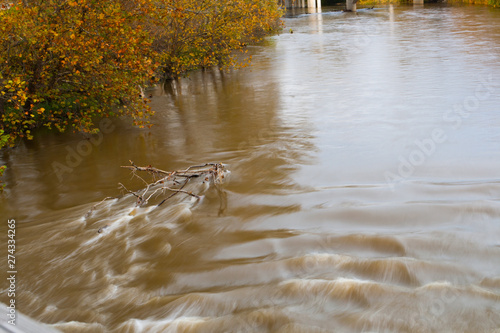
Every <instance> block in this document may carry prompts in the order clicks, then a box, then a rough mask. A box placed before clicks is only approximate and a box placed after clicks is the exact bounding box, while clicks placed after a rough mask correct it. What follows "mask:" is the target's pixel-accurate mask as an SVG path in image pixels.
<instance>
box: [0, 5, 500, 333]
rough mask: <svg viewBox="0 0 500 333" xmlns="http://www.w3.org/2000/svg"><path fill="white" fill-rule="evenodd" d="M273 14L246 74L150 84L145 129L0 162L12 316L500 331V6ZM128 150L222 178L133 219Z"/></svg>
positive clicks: (110, 127) (255, 328)
mask: <svg viewBox="0 0 500 333" xmlns="http://www.w3.org/2000/svg"><path fill="white" fill-rule="evenodd" d="M284 21H285V23H286V26H287V27H286V28H285V29H284V31H283V33H282V34H281V35H279V36H274V37H271V38H269V39H268V40H267V41H266V43H263V44H262V45H258V46H253V47H250V53H251V54H252V55H253V65H252V66H251V67H249V68H245V69H241V70H237V71H233V72H230V73H222V74H221V73H219V72H218V71H206V72H196V73H194V74H192V75H191V76H190V77H189V78H187V79H182V80H180V81H179V82H178V83H177V84H166V85H164V86H161V87H158V88H157V89H155V90H153V91H152V94H153V95H154V97H153V100H152V105H153V108H154V109H155V110H156V111H157V112H156V114H155V116H154V118H153V123H154V124H155V126H154V127H153V128H151V129H150V130H149V129H138V128H134V127H132V126H130V125H128V122H127V121H126V120H113V121H104V122H102V123H101V129H102V132H101V133H102V134H101V135H95V136H93V137H90V138H85V137H83V136H82V135H76V134H57V135H56V134H50V133H39V134H37V136H36V139H35V140H34V141H32V142H26V143H21V144H20V145H19V146H18V147H17V148H15V149H9V150H5V151H4V152H3V155H0V156H1V160H0V162H1V163H0V164H7V166H8V170H7V171H6V174H5V175H4V177H3V180H4V181H5V182H6V184H7V188H6V191H5V193H4V195H3V198H2V199H1V202H0V205H1V206H0V213H1V217H2V219H3V221H2V223H1V228H0V232H2V234H3V235H4V236H2V241H1V244H2V248H3V250H2V251H4V253H6V248H7V245H6V244H7V236H6V235H7V220H9V219H15V221H16V242H17V243H16V259H17V262H16V265H17V266H16V269H17V281H16V283H17V285H16V287H17V293H16V304H17V309H18V310H19V311H21V312H23V313H24V314H27V315H29V316H31V317H32V318H35V319H37V320H39V321H41V322H43V323H47V324H50V325H51V326H52V327H53V328H56V329H59V330H61V331H63V332H130V333H132V332H203V333H205V332H214V333H218V332H500V9H498V8H497V9H494V8H489V7H483V6H446V5H427V4H426V5H425V6H423V7H422V6H421V7H412V6H387V7H382V8H376V9H373V10H365V9H362V10H359V11H358V12H357V13H356V14H354V13H342V12H335V11H331V8H323V12H322V13H312V14H307V13H303V12H299V11H297V12H295V13H290V14H289V15H288V16H287V17H286V18H285V19H284ZM290 29H292V31H293V34H292V33H290ZM129 160H133V161H134V162H135V163H136V164H137V165H143V166H147V165H153V166H156V167H158V168H161V169H164V170H176V169H184V168H186V167H188V166H190V165H194V164H200V163H205V162H221V163H224V165H225V167H226V168H227V170H229V171H230V173H228V175H227V177H225V180H224V182H223V184H222V185H221V187H220V191H217V189H216V188H215V187H214V186H207V184H202V183H200V182H198V183H193V184H192V185H189V186H191V187H190V189H189V190H190V191H194V192H196V193H200V194H201V195H202V199H201V200H200V201H199V202H197V201H195V200H194V199H193V198H191V197H189V196H187V195H182V194H179V195H176V196H175V197H173V198H172V199H170V200H169V201H167V202H166V203H165V204H163V205H161V206H160V207H158V208H155V206H154V204H153V203H152V204H151V205H147V206H145V207H143V208H134V204H135V202H136V198H135V197H133V196H132V195H130V194H127V193H126V192H124V191H123V190H120V189H119V188H118V183H123V184H124V185H126V186H127V187H128V188H129V189H132V190H139V189H141V188H143V187H144V184H143V183H141V181H140V180H138V179H137V178H132V176H131V173H130V170H126V169H123V168H120V166H122V165H127V164H128V163H129V162H128V161H129ZM106 197H118V198H116V199H109V200H106V201H104V202H103V203H102V204H100V205H99V206H97V207H96V209H95V210H93V211H92V212H91V213H90V214H87V212H89V210H90V209H91V208H92V207H93V206H94V205H96V204H97V203H99V202H100V201H101V200H102V199H104V198H106ZM155 200H156V199H155ZM157 200H159V199H157ZM152 201H154V200H152ZM99 230H100V231H102V232H98V231H99ZM4 257H5V259H6V257H7V255H6V254H5V256H4ZM1 265H2V266H1V267H2V270H3V272H4V273H3V274H4V275H2V276H5V275H6V273H5V272H7V270H8V268H7V267H6V266H7V260H4V259H2V261H1ZM5 281H6V280H5V279H4V282H3V283H2V292H1V296H0V301H1V302H3V303H8V302H9V298H8V297H7V288H8V286H7V283H6V282H5ZM5 312H6V311H5ZM2 316H4V315H3V314H2Z"/></svg>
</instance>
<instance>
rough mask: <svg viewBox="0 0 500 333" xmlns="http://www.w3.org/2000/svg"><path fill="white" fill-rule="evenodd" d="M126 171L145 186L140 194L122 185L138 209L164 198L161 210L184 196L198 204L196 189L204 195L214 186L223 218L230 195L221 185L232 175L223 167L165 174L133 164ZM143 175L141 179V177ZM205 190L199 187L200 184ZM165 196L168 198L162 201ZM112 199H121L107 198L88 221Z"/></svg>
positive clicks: (196, 167)
mask: <svg viewBox="0 0 500 333" xmlns="http://www.w3.org/2000/svg"><path fill="white" fill-rule="evenodd" d="M122 168H125V169H129V170H131V172H132V176H133V178H135V177H137V178H139V179H140V180H141V181H142V182H143V183H144V185H145V187H144V188H141V189H139V190H137V191H132V190H129V189H128V188H127V187H126V186H125V185H124V184H122V183H118V185H119V188H120V189H121V190H123V191H125V192H126V193H127V194H130V195H132V196H134V197H135V198H136V204H135V206H136V207H141V206H145V205H147V204H148V203H149V201H150V200H152V199H156V198H158V197H160V199H159V200H161V201H160V203H158V204H157V205H156V207H159V206H161V205H163V204H164V203H165V202H166V201H167V200H169V199H170V198H172V197H174V196H176V195H179V194H184V195H186V196H189V197H192V198H195V199H196V202H198V201H200V200H201V198H202V197H201V193H193V192H196V190H195V189H196V188H198V189H199V191H200V192H204V190H205V189H206V187H205V186H206V184H207V183H208V185H209V186H210V185H212V186H214V187H215V188H216V190H217V192H218V194H219V197H220V199H221V206H220V209H219V214H222V213H223V212H224V210H225V207H226V195H225V193H224V192H223V191H222V189H221V187H220V184H222V182H223V181H224V178H225V174H226V173H227V172H228V171H227V170H226V169H225V167H224V166H223V165H222V164H221V163H205V164H200V165H192V166H190V167H188V168H186V169H182V170H175V171H165V170H161V169H158V168H155V167H153V166H151V165H148V166H138V165H136V164H135V163H134V162H133V161H130V165H127V166H122ZM140 174H141V175H140ZM144 174H146V175H148V174H149V175H150V176H151V177H152V180H151V181H147V180H146V179H145V178H144V177H143V176H144ZM191 182H194V183H193V184H191V185H192V186H190V187H188V185H190V183H191ZM202 183H204V184H205V185H204V186H201V187H200V186H198V187H197V186H196V184H198V185H201V184H202ZM161 196H164V198H161ZM109 199H117V198H113V197H107V198H105V199H103V200H102V201H100V202H99V203H97V204H95V205H94V206H93V207H92V208H91V209H90V210H89V211H88V212H87V214H86V215H85V217H86V218H88V217H90V216H91V215H92V213H93V212H94V211H95V210H96V208H97V207H98V206H99V205H101V204H102V203H103V202H105V201H106V200H109ZM108 227H109V225H105V226H103V227H101V228H99V230H98V233H101V232H103V231H104V229H106V228H108Z"/></svg>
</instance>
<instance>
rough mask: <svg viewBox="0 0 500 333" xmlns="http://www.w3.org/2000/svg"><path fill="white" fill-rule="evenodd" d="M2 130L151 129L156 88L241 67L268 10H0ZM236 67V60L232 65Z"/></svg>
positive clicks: (125, 5) (75, 5)
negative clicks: (215, 69)
mask: <svg viewBox="0 0 500 333" xmlns="http://www.w3.org/2000/svg"><path fill="white" fill-rule="evenodd" d="M0 6H2V7H3V8H2V9H1V10H0V117H1V125H0V129H2V130H4V131H5V133H6V134H7V135H9V136H10V139H11V142H12V140H13V139H15V138H16V137H27V138H31V137H32V130H33V129H34V128H37V127H42V126H45V127H48V128H51V129H53V128H55V129H57V130H59V131H66V130H74V131H83V132H95V131H97V130H98V129H97V128H96V126H95V125H94V123H95V120H96V119H97V118H99V117H108V116H118V115H126V116H129V117H131V118H132V119H133V121H134V122H135V123H136V124H137V125H139V126H146V125H149V123H148V120H147V118H148V116H149V115H151V114H152V110H150V108H149V107H148V105H147V100H145V99H144V96H143V95H142V94H141V92H142V89H141V87H143V86H147V85H148V84H152V83H154V82H153V81H154V78H167V79H172V78H178V77H179V76H181V75H184V74H186V73H187V72H189V71H190V70H193V69H197V68H207V67H212V66H219V67H231V66H237V65H238V64H242V63H244V61H242V60H241V59H240V58H238V57H237V56H236V55H235V54H234V51H235V50H242V49H243V48H244V46H245V44H246V43H249V42H254V41H256V40H257V39H259V38H260V37H262V36H263V35H264V34H266V33H268V32H270V31H272V30H275V29H277V28H278V27H279V23H278V22H279V17H280V16H281V11H280V9H279V7H278V5H277V2H276V1H275V0H257V1H250V0H156V1H154V0H108V1H97V0H32V1H30V0H23V1H15V2H13V3H11V5H9V6H6V5H0ZM238 59H240V60H238Z"/></svg>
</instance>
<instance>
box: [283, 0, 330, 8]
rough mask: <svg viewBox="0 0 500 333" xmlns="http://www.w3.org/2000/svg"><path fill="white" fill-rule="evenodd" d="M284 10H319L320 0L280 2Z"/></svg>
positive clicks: (285, 0) (288, 0)
mask: <svg viewBox="0 0 500 333" xmlns="http://www.w3.org/2000/svg"><path fill="white" fill-rule="evenodd" d="M280 2H281V5H282V6H285V7H286V8H321V0H280Z"/></svg>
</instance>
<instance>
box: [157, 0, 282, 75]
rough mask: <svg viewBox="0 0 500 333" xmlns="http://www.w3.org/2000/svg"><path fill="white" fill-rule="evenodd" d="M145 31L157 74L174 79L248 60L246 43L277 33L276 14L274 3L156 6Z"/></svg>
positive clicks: (183, 1)
mask: <svg viewBox="0 0 500 333" xmlns="http://www.w3.org/2000/svg"><path fill="white" fill-rule="evenodd" d="M159 3H160V4H161V5H158V8H156V9H155V11H154V12H153V15H152V19H151V20H150V21H149V24H148V29H149V30H150V31H151V33H152V35H153V37H154V42H153V47H154V50H155V52H156V54H157V58H156V59H157V61H158V63H160V65H161V72H162V74H163V76H164V77H165V78H177V77H179V76H180V75H183V74H185V73H187V72H189V71H190V70H193V69H198V68H209V67H213V66H218V67H219V68H229V67H239V66H244V65H246V64H247V60H248V58H246V59H245V58H244V57H241V56H240V55H239V54H238V53H235V52H234V51H236V50H237V51H243V52H246V51H245V50H244V47H245V46H246V45H247V44H248V43H255V42H257V41H260V40H261V39H262V37H263V36H265V35H267V34H269V33H272V32H276V31H278V30H279V29H280V28H281V21H280V17H281V16H282V14H283V13H282V11H281V9H280V8H279V6H278V3H277V1H275V0H259V1H255V0H203V1H199V0H180V1H172V0H170V1H161V2H159Z"/></svg>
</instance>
